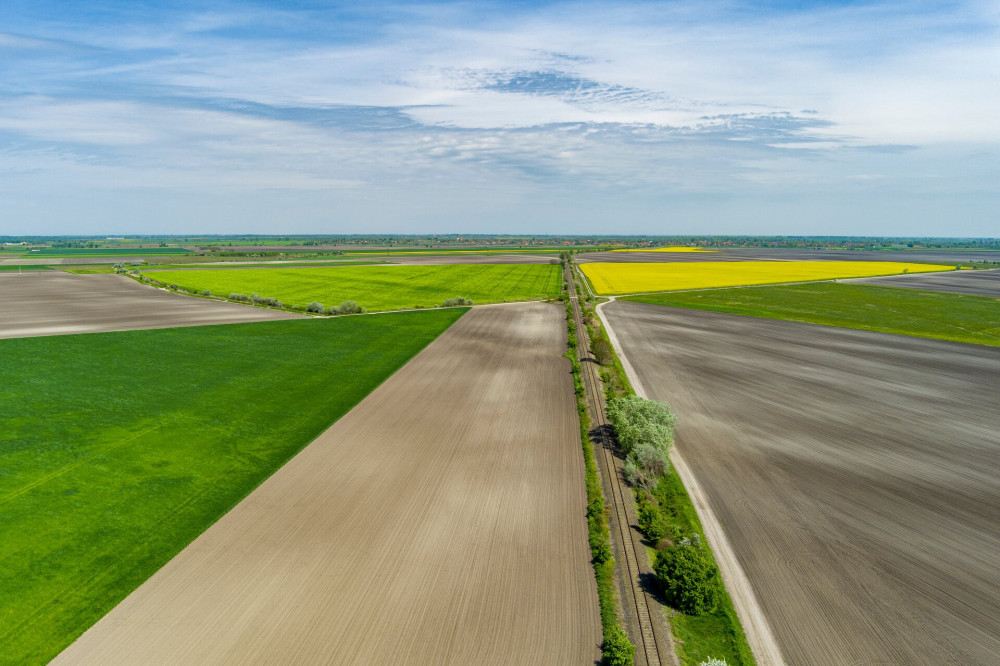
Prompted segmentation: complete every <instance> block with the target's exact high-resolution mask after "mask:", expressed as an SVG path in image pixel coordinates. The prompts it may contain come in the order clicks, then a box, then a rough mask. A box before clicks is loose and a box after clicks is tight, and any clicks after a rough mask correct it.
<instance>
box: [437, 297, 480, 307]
mask: <svg viewBox="0 0 1000 666" xmlns="http://www.w3.org/2000/svg"><path fill="white" fill-rule="evenodd" d="M472 304H473V303H472V299H471V298H465V297H464V296H457V297H455V298H447V299H445V301H444V303H442V305H443V306H444V307H446V308H453V307H456V306H459V305H472Z"/></svg>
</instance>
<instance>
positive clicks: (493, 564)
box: [54, 303, 601, 664]
mask: <svg viewBox="0 0 1000 666" xmlns="http://www.w3.org/2000/svg"><path fill="white" fill-rule="evenodd" d="M565 341H566V328H565V323H564V321H563V308H561V307H559V306H557V305H552V304H545V303H524V304H517V305H506V306H497V307H494V306H486V307H477V308H474V309H473V310H471V311H470V312H469V313H467V314H466V315H465V316H463V317H462V319H460V320H459V321H458V322H457V323H456V324H454V325H453V326H452V327H451V328H450V329H449V330H448V331H446V332H445V333H444V334H443V335H442V336H441V337H440V338H438V339H437V340H436V341H435V342H433V343H432V344H431V345H430V346H428V347H427V348H426V349H425V350H424V351H423V352H421V353H420V354H419V355H417V356H416V357H415V358H414V359H413V360H412V361H411V362H410V363H408V364H407V365H406V366H404V367H403V368H402V369H401V370H400V371H398V372H397V373H396V374H395V375H393V377H392V378H390V379H389V380H388V381H387V382H386V383H384V384H383V385H382V386H381V387H379V388H378V389H377V390H375V391H374V392H373V393H372V394H370V395H369V396H368V397H367V398H366V399H365V400H364V401H362V402H361V403H360V404H359V405H358V406H357V407H355V408H354V409H353V410H352V411H351V412H349V413H348V414H347V415H346V416H344V417H343V418H342V419H341V420H340V421H338V422H337V423H336V424H335V425H334V426H332V427H331V428H330V429H329V430H328V431H327V432H326V433H324V434H323V435H321V436H320V437H319V438H318V439H317V440H315V441H314V442H313V443H312V444H310V445H309V446H308V447H307V448H306V449H304V450H303V452H302V453H301V454H299V455H298V456H297V457H295V458H294V459H293V460H292V461H290V462H289V463H288V464H286V465H285V466H284V467H283V468H282V469H281V470H279V471H278V472H277V473H275V474H274V475H273V476H272V477H271V478H270V479H268V480H267V481H266V482H265V483H264V484H262V485H261V486H260V487H259V488H258V489H257V490H256V491H254V492H253V493H252V494H251V495H250V496H249V497H247V499H246V500H244V501H243V502H242V503H240V504H239V505H237V506H236V507H235V508H234V509H233V510H232V511H230V512H229V513H228V514H226V515H225V516H224V517H223V518H222V519H220V520H219V522H217V523H216V524H215V525H214V526H212V527H211V528H210V529H209V530H207V531H206V532H205V533H204V534H202V536H200V537H199V538H198V539H197V540H195V541H194V542H193V543H192V544H191V545H190V546H189V547H188V548H187V549H185V550H184V551H182V552H181V553H180V554H179V555H178V556H176V557H175V558H174V559H173V560H171V561H170V562H169V563H168V564H167V565H166V566H165V567H164V568H163V569H161V570H160V571H159V572H157V573H156V574H155V575H154V576H153V577H152V578H150V579H149V580H148V581H147V582H146V583H145V584H143V585H142V586H141V587H140V588H138V589H137V590H136V591H135V592H134V593H133V594H132V595H130V596H129V597H128V598H127V599H126V600H125V601H123V602H122V603H121V604H120V605H119V606H118V607H116V608H115V609H114V610H113V611H112V612H111V613H109V614H108V615H107V616H105V617H104V618H103V619H102V620H100V621H99V622H98V623H97V624H96V625H94V626H93V627H92V628H91V629H90V630H89V631H88V632H86V633H85V634H84V635H83V636H82V637H81V638H80V639H79V640H78V641H77V642H76V643H74V644H73V645H71V646H70V647H69V648H68V649H67V650H66V651H64V652H63V653H62V654H61V655H60V656H59V657H58V658H57V659H56V660H55V662H54V663H57V664H110V663H116V664H136V663H211V664H221V663H248V662H250V661H253V662H256V663H296V664H309V663H317V664H318V663H323V664H329V663H336V664H376V663H378V664H401V663H406V664H470V663H481V664H486V663H489V664H583V663H594V662H595V661H596V660H598V659H599V658H600V650H599V644H600V640H601V632H600V618H599V614H598V607H597V592H596V586H595V583H594V578H593V572H592V570H591V567H590V563H589V548H588V546H587V526H586V520H585V509H586V492H585V487H584V470H583V459H582V455H581V452H580V443H579V425H578V422H577V415H576V406H575V401H574V397H573V388H572V383H571V377H570V373H569V363H568V361H567V360H566V359H564V358H562V356H561V354H562V352H563V350H564V349H565Z"/></svg>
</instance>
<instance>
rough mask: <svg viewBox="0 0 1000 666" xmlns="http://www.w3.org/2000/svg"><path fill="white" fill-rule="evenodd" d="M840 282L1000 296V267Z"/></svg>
mask: <svg viewBox="0 0 1000 666" xmlns="http://www.w3.org/2000/svg"><path fill="white" fill-rule="evenodd" d="M840 282H857V283H860V284H873V285H876V286H879V287H904V288H906V289H925V290H927V291H945V292H951V293H954V294H970V295H972V296H992V297H994V298H1000V269H994V270H988V271H953V272H950V273H929V274H928V273H924V274H918V273H909V274H907V275H892V276H887V277H877V278H863V279H858V280H840Z"/></svg>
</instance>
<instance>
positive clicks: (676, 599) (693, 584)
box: [653, 546, 722, 615]
mask: <svg viewBox="0 0 1000 666" xmlns="http://www.w3.org/2000/svg"><path fill="white" fill-rule="evenodd" d="M653 570H654V571H655V572H656V577H657V579H659V581H660V583H661V584H662V585H663V591H664V593H665V594H666V597H667V603H669V604H670V605H671V606H673V607H674V608H676V609H677V610H679V611H681V612H684V613H687V614H689V615H702V614H704V613H709V612H711V611H713V610H715V607H716V606H717V605H718V604H719V596H720V594H721V589H722V588H721V586H722V583H721V581H720V578H719V568H718V567H717V566H715V563H714V562H712V560H711V558H709V557H708V555H707V554H706V553H705V552H704V551H703V550H702V549H701V548H698V547H696V546H678V547H675V548H668V549H666V550H661V551H659V552H657V553H656V563H655V564H654V565H653Z"/></svg>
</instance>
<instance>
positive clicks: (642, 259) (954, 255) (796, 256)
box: [576, 247, 1000, 264]
mask: <svg viewBox="0 0 1000 666" xmlns="http://www.w3.org/2000/svg"><path fill="white" fill-rule="evenodd" d="M706 249H709V250H717V251H716V252H584V253H582V254H579V255H577V256H576V261H577V263H581V264H584V263H588V262H595V261H600V262H608V263H654V262H678V261H682V262H686V261H827V260H830V261H903V262H909V261H913V262H918V263H929V264H956V263H959V262H963V261H1000V252H997V251H992V252H991V251H985V250H984V251H980V252H976V251H970V252H947V251H944V250H937V251H935V250H920V251H916V250H915V251H912V252H911V251H906V252H882V251H878V250H796V249H792V248H755V247H745V248H706Z"/></svg>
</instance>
